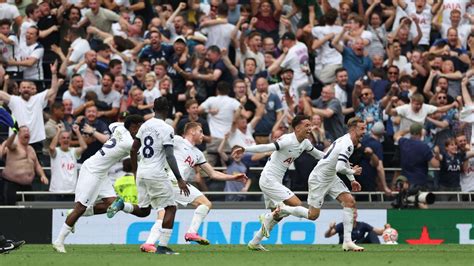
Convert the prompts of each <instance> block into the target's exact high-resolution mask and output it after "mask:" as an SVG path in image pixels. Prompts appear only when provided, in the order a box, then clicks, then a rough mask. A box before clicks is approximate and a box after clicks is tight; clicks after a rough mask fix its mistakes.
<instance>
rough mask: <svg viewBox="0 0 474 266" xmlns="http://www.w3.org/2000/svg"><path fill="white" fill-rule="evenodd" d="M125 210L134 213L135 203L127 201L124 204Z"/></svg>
mask: <svg viewBox="0 0 474 266" xmlns="http://www.w3.org/2000/svg"><path fill="white" fill-rule="evenodd" d="M123 211H124V212H126V213H132V212H133V204H131V203H128V202H125V203H124V204H123Z"/></svg>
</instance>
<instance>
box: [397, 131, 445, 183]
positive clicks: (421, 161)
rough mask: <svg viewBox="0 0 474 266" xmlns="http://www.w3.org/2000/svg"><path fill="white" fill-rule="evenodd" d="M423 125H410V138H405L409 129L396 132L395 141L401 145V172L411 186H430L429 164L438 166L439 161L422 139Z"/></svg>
mask: <svg viewBox="0 0 474 266" xmlns="http://www.w3.org/2000/svg"><path fill="white" fill-rule="evenodd" d="M422 130H423V126H422V125H421V124H418V123H414V124H412V125H411V126H410V130H409V132H410V135H411V136H410V138H403V136H404V135H405V134H407V133H408V131H407V130H400V131H398V132H397V133H395V137H394V139H395V142H398V146H399V147H400V166H401V168H402V172H401V174H402V175H403V176H406V177H407V178H408V181H409V183H410V185H411V186H413V187H417V188H419V189H426V188H429V187H430V183H429V176H428V165H429V164H430V163H431V165H432V166H434V167H438V166H439V162H438V160H436V159H435V158H434V156H433V153H432V151H431V149H430V147H429V146H428V144H426V143H425V142H423V141H422V140H421V136H422Z"/></svg>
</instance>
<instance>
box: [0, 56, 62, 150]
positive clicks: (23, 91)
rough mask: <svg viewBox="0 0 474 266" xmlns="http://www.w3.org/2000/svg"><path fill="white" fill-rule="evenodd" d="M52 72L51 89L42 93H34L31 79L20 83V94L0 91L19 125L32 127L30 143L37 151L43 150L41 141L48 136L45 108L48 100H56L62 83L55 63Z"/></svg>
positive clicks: (1, 97) (1, 96)
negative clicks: (44, 114)
mask: <svg viewBox="0 0 474 266" xmlns="http://www.w3.org/2000/svg"><path fill="white" fill-rule="evenodd" d="M51 73H53V80H52V83H51V89H48V90H44V91H42V92H40V93H37V94H34V93H35V92H34V87H33V86H34V84H33V83H32V82H31V81H22V82H21V83H20V88H19V91H20V96H16V95H10V94H8V93H6V92H3V91H0V100H2V101H3V102H4V103H6V104H8V107H9V108H10V110H12V114H13V116H15V118H16V120H17V122H18V125H19V126H23V125H26V126H27V127H28V128H29V129H30V132H31V133H30V134H31V137H30V145H32V146H33V147H34V148H35V150H37V151H38V150H41V142H42V141H43V140H44V139H45V138H46V134H45V129H44V122H43V121H44V120H43V109H44V108H45V107H46V106H47V105H48V101H54V99H55V98H56V94H57V93H58V88H59V86H60V84H61V83H62V82H61V81H58V78H57V74H56V66H55V65H54V66H52V67H51Z"/></svg>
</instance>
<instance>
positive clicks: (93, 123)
mask: <svg viewBox="0 0 474 266" xmlns="http://www.w3.org/2000/svg"><path fill="white" fill-rule="evenodd" d="M97 113H98V111H97V107H96V106H95V105H92V106H89V107H86V109H85V115H84V116H82V117H78V118H77V119H76V124H78V125H79V127H80V128H81V134H82V135H83V136H84V139H85V141H86V144H87V149H86V150H85V151H84V152H83V153H82V156H81V159H79V163H81V164H82V163H83V162H84V161H85V160H87V159H88V158H89V157H91V156H92V155H94V153H96V152H97V151H98V150H100V148H101V147H102V144H104V143H105V142H106V141H107V140H108V139H109V136H110V132H109V129H108V127H107V124H105V123H104V122H102V121H101V120H99V119H97V118H98V117H97ZM74 144H78V142H75V143H74Z"/></svg>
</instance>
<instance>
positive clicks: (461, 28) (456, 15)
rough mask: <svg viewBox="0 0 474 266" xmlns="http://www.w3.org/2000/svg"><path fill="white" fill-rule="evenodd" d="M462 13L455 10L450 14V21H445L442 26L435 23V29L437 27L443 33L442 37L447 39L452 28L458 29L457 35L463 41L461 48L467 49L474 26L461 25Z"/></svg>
mask: <svg viewBox="0 0 474 266" xmlns="http://www.w3.org/2000/svg"><path fill="white" fill-rule="evenodd" d="M443 13H444V12H443ZM461 13H462V12H461V11H460V10H459V9H453V10H451V13H450V16H449V18H450V20H448V21H444V19H443V23H442V24H438V23H433V27H435V28H436V29H437V30H439V31H440V32H441V36H442V37H443V38H445V39H447V38H448V30H449V29H450V28H455V29H457V31H458V32H457V34H458V37H459V40H460V41H461V46H462V47H463V48H467V46H466V45H467V38H468V37H469V34H471V32H474V26H473V25H471V24H462V23H461V19H462V16H461Z"/></svg>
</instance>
